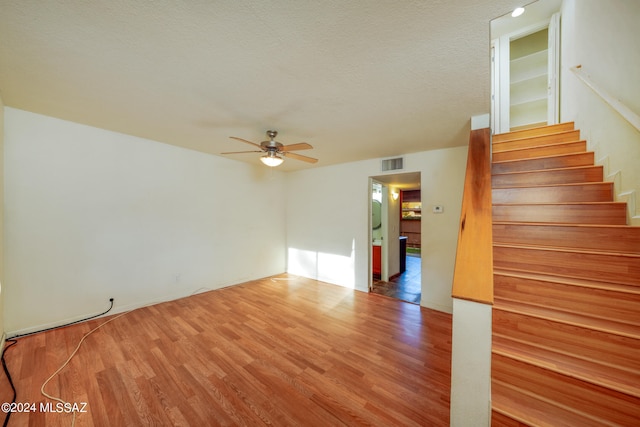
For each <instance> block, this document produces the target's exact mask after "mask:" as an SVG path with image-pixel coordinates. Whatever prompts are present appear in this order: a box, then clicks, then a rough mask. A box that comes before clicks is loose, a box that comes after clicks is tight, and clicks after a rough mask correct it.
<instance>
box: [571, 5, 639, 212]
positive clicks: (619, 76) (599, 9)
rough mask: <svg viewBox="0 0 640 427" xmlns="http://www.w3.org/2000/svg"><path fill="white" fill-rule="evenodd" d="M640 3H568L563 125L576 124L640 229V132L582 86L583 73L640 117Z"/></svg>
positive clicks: (618, 197) (619, 198)
mask: <svg viewBox="0 0 640 427" xmlns="http://www.w3.org/2000/svg"><path fill="white" fill-rule="evenodd" d="M638 18H640V2H638V1H637V0H611V1H607V2H603V1H599V0H565V1H564V2H563V7H562V36H561V40H562V47H561V52H562V60H561V63H562V70H561V121H563V122H566V121H575V123H576V127H577V128H578V129H580V130H581V132H582V138H584V139H586V140H587V141H588V143H589V149H590V150H593V151H595V153H596V160H597V162H599V163H601V164H603V165H604V166H605V175H607V176H606V177H605V178H606V179H608V180H611V181H614V182H615V184H616V193H617V199H618V200H621V201H627V202H628V204H629V209H630V216H631V217H633V216H637V218H634V219H633V220H632V223H633V224H638V223H640V131H638V130H637V129H635V128H634V127H633V126H631V125H630V124H629V123H628V122H627V121H626V120H624V119H623V118H622V117H621V116H620V115H619V114H618V113H616V112H615V111H614V110H613V109H612V108H611V107H609V106H608V105H607V104H605V103H604V101H602V99H601V98H600V97H599V96H598V95H596V94H595V93H594V92H593V91H592V90H591V89H589V88H588V87H587V86H586V85H585V84H584V83H583V82H582V81H580V80H579V79H578V78H577V76H576V75H575V73H573V72H572V71H571V67H574V66H576V65H582V71H583V72H584V73H586V74H588V75H589V77H590V79H591V80H592V81H593V82H594V83H595V84H596V85H598V86H600V87H601V88H602V89H603V90H605V91H606V92H608V93H609V94H610V95H611V96H612V97H613V98H616V99H619V100H620V101H621V102H622V103H623V104H625V105H626V106H627V107H628V108H630V109H631V110H632V111H634V112H635V113H636V114H640V80H638V70H639V69H640V50H639V49H638V47H637V41H638V40H640V26H638Z"/></svg>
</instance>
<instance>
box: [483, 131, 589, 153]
mask: <svg viewBox="0 0 640 427" xmlns="http://www.w3.org/2000/svg"><path fill="white" fill-rule="evenodd" d="M542 136H548V135H542ZM532 138H537V137H532ZM521 139H531V138H521ZM512 141H514V140H513V139H512V140H509V141H504V142H497V143H495V144H494V147H495V146H496V145H501V144H506V143H507V142H512ZM577 142H579V143H586V142H587V141H585V140H584V139H579V138H578V139H575V140H570V141H560V142H558V141H553V142H552V141H550V142H548V143H541V144H540V145H530V146H527V147H514V148H507V149H505V150H500V151H495V150H494V151H493V154H497V153H510V152H512V151H522V150H535V149H542V148H550V147H554V146H562V145H569V144H575V143H577Z"/></svg>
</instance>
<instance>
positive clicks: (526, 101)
mask: <svg viewBox="0 0 640 427" xmlns="http://www.w3.org/2000/svg"><path fill="white" fill-rule="evenodd" d="M554 8H555V9H556V10H557V8H559V2H558V1H557V0H539V1H538V2H535V3H532V4H530V5H528V6H527V8H526V10H527V11H526V12H525V14H523V15H522V16H519V17H517V18H513V17H511V15H505V16H503V17H500V18H498V19H495V20H494V21H492V23H491V37H492V42H491V82H492V88H491V113H492V128H493V132H494V133H504V132H509V131H513V130H519V129H527V128H531V127H537V126H543V125H547V124H555V123H557V122H558V120H559V107H558V106H559V78H558V77H559V58H560V52H559V49H560V14H559V13H558V12H555V11H554ZM554 12H555V13H554Z"/></svg>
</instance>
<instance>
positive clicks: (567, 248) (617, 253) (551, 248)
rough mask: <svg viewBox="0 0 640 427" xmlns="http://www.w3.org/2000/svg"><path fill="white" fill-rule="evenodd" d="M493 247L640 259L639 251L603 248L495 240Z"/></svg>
mask: <svg viewBox="0 0 640 427" xmlns="http://www.w3.org/2000/svg"><path fill="white" fill-rule="evenodd" d="M493 247H500V248H519V249H533V250H541V251H552V252H573V253H577V254H592V255H608V256H611V255H615V256H622V257H630V258H638V259H639V260H640V254H638V253H633V252H623V251H607V250H603V249H582V248H574V247H571V246H541V245H526V244H515V243H496V242H494V243H493Z"/></svg>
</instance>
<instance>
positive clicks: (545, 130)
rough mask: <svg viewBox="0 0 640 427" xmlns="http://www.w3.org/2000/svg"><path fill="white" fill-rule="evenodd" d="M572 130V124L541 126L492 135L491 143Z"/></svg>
mask: <svg viewBox="0 0 640 427" xmlns="http://www.w3.org/2000/svg"><path fill="white" fill-rule="evenodd" d="M573 128H574V124H573V122H567V123H559V124H556V125H550V126H543V127H539V128H534V129H526V130H519V131H515V132H509V133H502V134H497V135H493V137H492V142H493V143H498V142H504V141H509V140H514V139H524V138H530V137H533V136H540V135H552V134H556V133H561V132H567V131H572V130H574V129H573Z"/></svg>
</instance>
